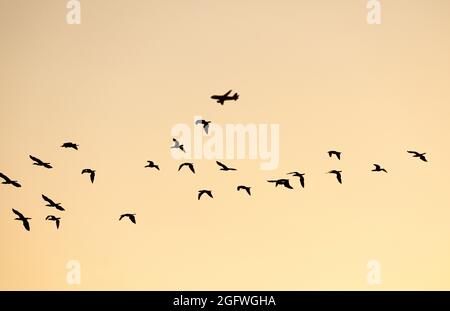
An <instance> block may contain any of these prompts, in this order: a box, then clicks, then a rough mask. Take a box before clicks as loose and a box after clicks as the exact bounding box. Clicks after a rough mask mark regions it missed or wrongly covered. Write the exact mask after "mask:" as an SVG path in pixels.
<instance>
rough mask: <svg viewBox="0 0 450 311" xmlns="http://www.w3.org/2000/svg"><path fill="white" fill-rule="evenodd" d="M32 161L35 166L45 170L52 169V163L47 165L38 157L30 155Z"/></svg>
mask: <svg viewBox="0 0 450 311" xmlns="http://www.w3.org/2000/svg"><path fill="white" fill-rule="evenodd" d="M30 159H31V160H33V161H34V163H33V165H37V166H43V167H45V168H52V166H51V165H50V163H45V162H44V161H42V160H40V159H38V158H36V157H33V156H32V155H30Z"/></svg>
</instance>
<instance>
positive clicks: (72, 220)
mask: <svg viewBox="0 0 450 311" xmlns="http://www.w3.org/2000/svg"><path fill="white" fill-rule="evenodd" d="M65 5H66V3H65V1H56V0H46V1H25V0H15V1H6V0H0V43H1V49H0V68H1V70H0V124H1V125H0V127H1V134H0V144H1V146H2V152H1V153H0V172H2V173H4V174H6V175H8V176H10V177H11V178H15V179H18V180H19V181H20V182H21V183H22V184H23V187H22V188H20V189H15V188H13V187H11V186H5V185H0V207H1V208H0V231H1V234H0V247H1V249H2V256H1V263H2V264H1V265H0V276H1V277H0V289H3V290H17V289H18V290H22V289H40V290H48V289H57V290H89V289H94V290H128V289H130V290H131V289H147V290H161V289H165V290H181V289H183V290H201V289H204V290H210V289H211V290H212V289H214V290H222V289H234V290H246V289H254V290H300V289H358V290H359V289H362V290H372V289H375V290H376V289H426V290H429V289H446V290H448V289H450V267H449V264H448V263H449V262H450V226H449V224H448V223H449V222H448V219H449V217H450V210H449V203H450V197H449V195H448V190H447V188H448V186H449V182H448V177H447V172H449V171H450V164H449V161H448V154H449V152H450V143H449V140H448V133H449V130H450V125H449V124H450V123H449V122H448V117H449V115H450V108H449V107H450V106H449V105H448V103H449V100H450V89H449V87H448V86H449V80H450V61H449V51H450V18H449V17H450V16H449V14H450V2H448V1H446V0H435V1H424V0H408V1H406V0H396V1H382V5H383V6H382V24H381V25H377V26H374V25H368V24H367V22H366V14H367V9H366V2H365V1H360V0H345V1H331V0H317V1H306V0H305V1H300V0H298V1H294V0H291V1H289V0H285V1H273V0H270V1H269V0H258V1H256V0H251V1H237V0H232V1H231V0H230V1H206V0H195V1H194V0H186V1H185V0H183V1H181V0H180V1H156V0H145V1H144V0H141V1H139V0H133V1H126V2H124V1H118V0H109V1H101V0H90V1H82V19H81V21H82V22H81V25H68V24H67V23H66V21H65V15H66V12H67V9H66V7H65ZM229 89H233V90H234V91H237V92H238V93H239V94H240V99H239V100H238V101H237V102H236V103H234V102H232V103H226V104H225V105H224V106H220V105H219V104H217V103H215V102H214V101H212V100H211V99H210V96H211V95H212V94H217V93H224V92H226V91H228V90H229ZM195 116H203V117H204V118H206V119H208V120H212V121H213V122H214V123H216V124H218V125H220V126H225V125H226V124H238V123H239V124H278V125H279V135H280V142H279V143H280V150H279V152H280V154H279V156H280V159H279V160H280V161H279V165H278V168H277V169H275V170H272V171H270V170H269V171H267V170H261V169H260V166H259V165H260V161H259V160H227V161H224V162H226V163H228V164H230V165H231V166H233V167H236V168H237V169H238V171H237V172H229V174H228V173H224V172H220V171H218V169H217V166H216V164H215V163H214V160H193V161H194V162H195V165H196V170H197V174H196V175H192V174H189V173H188V172H180V173H179V172H178V171H177V169H178V165H179V163H180V161H178V160H175V159H173V158H172V157H171V154H170V149H169V146H170V145H171V139H172V137H171V129H172V128H173V126H175V125H176V124H179V123H185V124H189V125H192V126H193V124H192V123H193V120H194V117H195ZM65 141H74V142H77V143H78V144H79V145H80V150H79V151H78V152H76V151H71V150H64V149H62V148H60V147H59V146H60V145H61V144H62V143H63V142H65ZM329 149H338V150H341V151H342V152H343V158H342V160H341V161H337V160H335V159H330V158H328V156H327V154H326V151H327V150H329ZM409 149H413V150H418V151H423V152H427V155H428V157H429V163H424V162H421V161H419V160H417V159H412V158H411V157H410V155H408V154H407V153H406V150H409ZM29 154H33V155H35V156H38V157H40V158H42V159H43V160H46V161H49V162H51V163H52V164H53V165H54V169H52V170H45V169H43V168H39V167H35V166H32V165H31V161H30V159H29V158H28V155H29ZM147 160H154V161H155V162H157V163H158V164H159V165H160V167H161V171H159V172H158V171H151V170H147V169H144V166H145V164H146V161H147ZM372 163H380V164H382V165H383V166H384V167H385V168H386V169H387V170H388V171H389V173H388V174H374V173H372V172H370V170H371V169H372ZM86 167H90V168H94V169H96V170H97V179H96V182H95V183H94V184H93V185H92V184H91V183H90V182H89V180H88V177H87V176H82V175H81V174H80V172H81V170H82V169H83V168H86ZM331 169H340V170H342V171H343V178H344V183H343V184H342V185H339V184H338V183H337V182H336V181H335V179H333V177H332V176H329V175H327V174H325V172H327V171H329V170H331ZM293 170H298V171H302V172H305V173H306V174H307V175H306V188H305V189H299V188H298V184H297V181H296V180H295V179H293V184H294V187H295V189H294V190H287V189H279V188H277V189H275V188H274V187H273V185H270V184H268V183H267V182H266V180H267V179H273V178H285V177H286V173H287V172H290V171H293ZM238 184H248V185H251V186H252V190H253V196H252V197H247V196H246V195H245V194H244V193H238V192H236V190H235V188H236V186H237V185H238ZM202 188H206V189H213V191H214V195H215V198H214V199H212V200H206V199H205V200H201V201H198V200H197V191H198V190H199V189H202ZM41 194H46V195H48V196H49V197H51V198H54V199H55V200H56V201H57V202H62V203H63V206H64V207H65V208H66V211H65V212H62V213H59V214H58V215H61V217H62V223H61V228H60V230H59V231H56V230H55V228H54V224H51V223H49V222H46V221H44V218H45V217H46V216H47V215H49V214H51V213H54V211H53V210H52V209H49V208H47V207H45V206H44V202H43V201H42V199H41ZM12 208H15V209H18V210H20V211H21V212H23V213H24V214H25V215H26V216H28V217H31V218H33V219H32V220H31V226H32V229H31V232H26V231H25V230H23V228H22V227H21V226H20V224H19V223H18V222H17V221H14V220H13V219H14V215H13V214H12V212H11V209H12ZM126 212H133V213H136V214H137V222H138V224H137V225H133V224H131V223H129V222H123V221H122V222H118V217H119V215H120V214H122V213H126ZM73 259H74V260H78V261H79V262H80V264H81V284H80V285H68V284H67V283H66V273H67V271H68V270H67V269H66V263H67V262H68V261H70V260H73ZM370 260H377V261H379V262H380V264H381V278H382V284H381V285H378V286H369V285H368V284H367V281H366V276H367V272H368V269H367V267H366V265H367V263H368V262H369V261H370Z"/></svg>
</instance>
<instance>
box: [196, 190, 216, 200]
mask: <svg viewBox="0 0 450 311" xmlns="http://www.w3.org/2000/svg"><path fill="white" fill-rule="evenodd" d="M204 194H206V195H208V196H210V197H211V198H212V197H213V194H212V191H211V190H204V189H203V190H199V191H198V198H197V199H198V200H200V198H201V197H202V195H204Z"/></svg>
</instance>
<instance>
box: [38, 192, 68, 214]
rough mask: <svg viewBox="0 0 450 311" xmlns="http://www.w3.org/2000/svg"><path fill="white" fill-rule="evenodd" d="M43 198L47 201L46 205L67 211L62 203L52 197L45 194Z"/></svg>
mask: <svg viewBox="0 0 450 311" xmlns="http://www.w3.org/2000/svg"><path fill="white" fill-rule="evenodd" d="M42 198H43V199H44V201H45V202H47V204H46V205H45V206H48V207H54V208H56V209H57V210H58V211H65V209H64V208H63V207H62V206H61V203H55V202H53V201H52V200H51V199H50V198H48V197H46V196H45V195H42Z"/></svg>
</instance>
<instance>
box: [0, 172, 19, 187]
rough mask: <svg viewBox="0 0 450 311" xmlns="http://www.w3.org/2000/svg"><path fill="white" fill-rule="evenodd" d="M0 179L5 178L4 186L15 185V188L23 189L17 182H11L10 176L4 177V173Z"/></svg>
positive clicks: (0, 174) (0, 175)
mask: <svg viewBox="0 0 450 311" xmlns="http://www.w3.org/2000/svg"><path fill="white" fill-rule="evenodd" d="M0 178H3V181H2V184H3V185H13V186H14V187H17V188H20V187H22V185H21V184H19V182H18V181H17V180H11V179H10V178H9V177H8V176H6V175H4V174H3V173H0Z"/></svg>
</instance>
